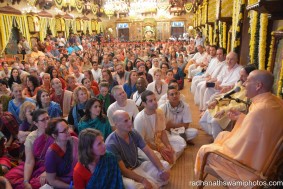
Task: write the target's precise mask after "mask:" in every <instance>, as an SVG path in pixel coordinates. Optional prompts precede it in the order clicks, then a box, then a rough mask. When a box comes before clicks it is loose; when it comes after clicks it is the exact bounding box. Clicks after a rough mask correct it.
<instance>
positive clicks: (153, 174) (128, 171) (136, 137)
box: [106, 110, 170, 189]
mask: <svg viewBox="0 0 283 189" xmlns="http://www.w3.org/2000/svg"><path fill="white" fill-rule="evenodd" d="M113 122H114V125H115V127H116V130H115V131H114V132H113V133H112V134H110V135H109V136H108V137H107V139H106V149H107V150H108V151H110V152H112V153H113V154H114V155H116V157H117V159H118V163H119V167H120V169H121V172H122V175H123V182H124V186H125V188H126V189H127V188H145V189H149V188H159V187H161V186H163V185H165V184H167V182H168V180H169V177H170V173H169V171H168V169H169V168H168V167H169V164H168V163H167V162H166V161H162V162H161V161H160V160H159V159H158V157H157V156H156V155H155V153H154V152H153V151H152V150H151V149H150V147H149V146H148V145H146V143H145V141H144V140H143V139H142V137H141V136H140V134H139V133H138V132H137V131H136V130H133V128H132V127H133V125H132V120H131V118H130V116H129V114H128V113H127V112H125V111H123V110H117V111H115V112H114V114H113ZM138 148H139V149H141V150H142V151H143V152H144V153H145V154H146V155H147V156H148V158H149V160H150V161H142V160H140V159H138Z"/></svg>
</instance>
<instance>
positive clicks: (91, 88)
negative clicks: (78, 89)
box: [82, 78, 99, 98]
mask: <svg viewBox="0 0 283 189" xmlns="http://www.w3.org/2000/svg"><path fill="white" fill-rule="evenodd" d="M82 84H83V86H85V88H87V90H88V92H89V94H90V97H91V98H94V97H96V96H97V95H99V90H98V88H97V87H95V86H92V85H91V83H90V80H89V79H88V78H83V79H82Z"/></svg>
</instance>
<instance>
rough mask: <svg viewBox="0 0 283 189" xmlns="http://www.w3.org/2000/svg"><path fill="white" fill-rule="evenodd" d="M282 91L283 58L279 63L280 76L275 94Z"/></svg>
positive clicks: (278, 94)
mask: <svg viewBox="0 0 283 189" xmlns="http://www.w3.org/2000/svg"><path fill="white" fill-rule="evenodd" d="M282 93H283V60H282V63H281V70H280V77H279V82H278V87H277V96H280V95H281V94H282Z"/></svg>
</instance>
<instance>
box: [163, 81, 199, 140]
mask: <svg viewBox="0 0 283 189" xmlns="http://www.w3.org/2000/svg"><path fill="white" fill-rule="evenodd" d="M167 98H168V101H167V102H166V103H165V104H162V105H161V106H160V107H159V108H160V109H161V110H163V112H164V114H165V118H166V130H168V131H170V132H171V134H172V135H174V134H176V135H179V134H180V135H181V136H182V137H183V138H184V139H185V140H186V141H187V143H188V144H193V143H192V142H191V140H192V139H193V138H195V137H196V136H197V134H198V131H197V129H195V128H189V125H190V123H191V122H192V115H191V111H190V108H189V105H188V104H187V103H185V102H183V101H182V100H180V92H179V91H178V89H177V88H176V87H174V86H169V87H168V91H167ZM176 142H177V143H178V142H179V141H176Z"/></svg>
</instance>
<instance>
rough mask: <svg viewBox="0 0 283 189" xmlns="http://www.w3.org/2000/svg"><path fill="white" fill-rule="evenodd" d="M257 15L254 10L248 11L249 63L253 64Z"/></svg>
mask: <svg viewBox="0 0 283 189" xmlns="http://www.w3.org/2000/svg"><path fill="white" fill-rule="evenodd" d="M257 16H258V13H257V12H256V11H251V12H250V63H251V64H254V63H255V62H254V57H255V43H256V41H255V34H256V25H257Z"/></svg>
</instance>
